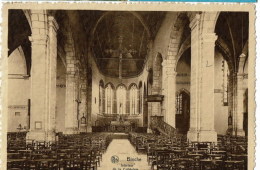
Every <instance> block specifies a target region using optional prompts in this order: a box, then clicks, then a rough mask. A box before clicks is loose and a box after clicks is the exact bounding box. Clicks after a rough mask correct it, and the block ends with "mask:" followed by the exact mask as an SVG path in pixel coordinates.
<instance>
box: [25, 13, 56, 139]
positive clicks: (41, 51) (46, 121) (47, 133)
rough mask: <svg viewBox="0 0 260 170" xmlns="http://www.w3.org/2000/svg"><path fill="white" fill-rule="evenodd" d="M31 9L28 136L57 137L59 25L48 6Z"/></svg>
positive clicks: (37, 137) (38, 137)
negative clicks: (40, 8) (49, 14)
mask: <svg viewBox="0 0 260 170" xmlns="http://www.w3.org/2000/svg"><path fill="white" fill-rule="evenodd" d="M31 13H32V14H31V18H32V36H31V37H30V41H31V43H32V70H31V73H32V75H31V117H30V131H29V133H27V139H33V140H40V141H43V140H44V141H54V140H55V133H54V132H55V106H56V60H57V38H56V31H57V29H58V25H57V23H56V22H55V20H54V18H53V17H49V18H48V19H49V23H47V15H46V11H44V10H32V11H31ZM48 33H49V39H48ZM52 93H54V94H52Z"/></svg>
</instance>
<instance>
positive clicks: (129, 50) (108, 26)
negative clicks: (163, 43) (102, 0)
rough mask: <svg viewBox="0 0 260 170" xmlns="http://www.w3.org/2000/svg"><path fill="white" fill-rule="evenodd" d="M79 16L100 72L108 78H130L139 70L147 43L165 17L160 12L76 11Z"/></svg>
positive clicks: (146, 51)
mask: <svg viewBox="0 0 260 170" xmlns="http://www.w3.org/2000/svg"><path fill="white" fill-rule="evenodd" d="M79 14H80V18H82V22H83V24H84V29H85V33H86V36H90V39H89V40H90V44H89V45H90V46H91V50H92V54H93V56H94V58H95V59H96V61H97V65H98V67H99V69H100V71H101V72H102V73H103V74H104V75H106V76H111V77H119V74H120V75H121V76H122V77H134V76H137V75H138V74H139V73H140V72H141V71H142V70H143V66H144V64H145V60H146V57H147V53H148V45H149V42H150V40H152V39H154V37H155V35H156V33H157V31H158V29H159V27H160V26H161V23H162V20H163V18H164V16H165V13H164V12H120V11H118V12H112V11H79ZM120 63H121V64H120ZM120 68H121V69H120ZM120 70H121V71H120ZM120 72H121V73H120Z"/></svg>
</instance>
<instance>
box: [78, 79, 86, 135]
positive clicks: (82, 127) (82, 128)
mask: <svg viewBox="0 0 260 170" xmlns="http://www.w3.org/2000/svg"><path fill="white" fill-rule="evenodd" d="M80 101H81V103H80V108H79V120H80V132H87V124H81V118H82V117H83V114H84V117H85V120H87V81H86V75H81V76H80ZM83 119H84V118H83ZM86 123H87V122H86Z"/></svg>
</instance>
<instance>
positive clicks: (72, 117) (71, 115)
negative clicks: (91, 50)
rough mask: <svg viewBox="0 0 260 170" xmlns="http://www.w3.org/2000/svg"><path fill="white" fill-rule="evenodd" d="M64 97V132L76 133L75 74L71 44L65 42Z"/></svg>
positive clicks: (76, 95) (76, 99)
mask: <svg viewBox="0 0 260 170" xmlns="http://www.w3.org/2000/svg"><path fill="white" fill-rule="evenodd" d="M65 51H66V64H67V67H66V99H65V132H64V133H65V134H76V133H78V120H77V101H78V98H77V97H78V94H77V93H76V92H77V88H78V87H77V81H78V80H77V78H78V77H77V74H76V63H75V61H76V60H75V56H74V53H73V49H72V45H71V44H66V46H65Z"/></svg>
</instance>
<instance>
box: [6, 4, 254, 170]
mask: <svg viewBox="0 0 260 170" xmlns="http://www.w3.org/2000/svg"><path fill="white" fill-rule="evenodd" d="M248 37H249V14H248V12H227V11H226V12H205V11H200V12H189V11H182V12H177V11H176V12H169V11H168V12H165V11H101V10H41V9H40V10H22V9H11V10H9V11H8V101H7V102H8V113H7V118H8V121H7V168H8V169H15V168H18V169H100V170H107V169H109V168H110V169H111V168H113V167H116V166H119V167H120V166H121V167H122V166H127V167H128V168H129V167H132V168H133V169H134V168H139V169H147V170H149V169H164V170H168V169H169V170H170V169H198V170H199V169H230V170H231V169H232V170H234V169H239V170H242V169H247V158H248V153H247V147H248V144H247V143H248V138H247V136H248V55H249V53H248V45H249V43H248ZM127 157H128V158H129V159H131V158H133V159H134V160H133V161H129V160H128V161H127V159H128V158H127ZM139 158H140V159H141V161H138V159H139ZM136 159H137V160H136ZM118 161H120V162H121V165H119V164H116V163H117V162H118ZM123 161H126V163H125V164H123V163H122V162H123ZM133 162H134V163H133ZM131 163H132V164H131Z"/></svg>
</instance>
